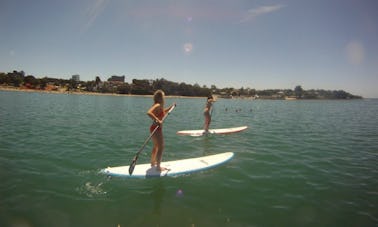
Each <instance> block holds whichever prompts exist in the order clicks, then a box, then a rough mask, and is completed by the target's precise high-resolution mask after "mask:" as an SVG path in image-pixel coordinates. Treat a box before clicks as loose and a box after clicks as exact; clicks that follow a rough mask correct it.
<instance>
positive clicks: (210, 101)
mask: <svg viewBox="0 0 378 227" xmlns="http://www.w3.org/2000/svg"><path fill="white" fill-rule="evenodd" d="M213 102H215V101H214V98H213V96H212V95H209V96H208V97H207V101H206V105H205V109H204V110H203V115H204V116H205V124H204V125H203V129H204V130H205V132H207V131H209V125H210V122H211V114H210V112H211V108H212V105H213Z"/></svg>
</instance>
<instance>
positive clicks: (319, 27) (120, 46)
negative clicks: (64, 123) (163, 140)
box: [0, 0, 378, 98]
mask: <svg viewBox="0 0 378 227" xmlns="http://www.w3.org/2000/svg"><path fill="white" fill-rule="evenodd" d="M377 12H378V1H376V0H312V1H310V0H232V1H231V0H227V1H226V0H217V1H215V0H214V1H206V0H198V1H196V0H194V1H175V0H171V1H168V0H167V1H164V0H162V1H155V0H151V1H145V0H138V1H128V0H65V1H61V0H33V1H25V0H2V1H0V34H1V35H0V72H1V71H2V72H10V71H13V70H24V71H25V72H26V74H27V75H34V76H36V77H38V78H41V77H44V76H50V77H56V78H71V76H72V75H74V74H79V75H80V78H81V79H82V80H85V81H87V80H94V79H95V77H96V76H99V77H100V78H101V79H102V80H107V79H108V78H109V77H110V76H112V75H125V76H126V81H127V82H131V79H157V78H165V79H167V80H171V81H174V82H179V83H180V82H185V83H190V84H194V83H198V84H199V85H201V86H203V85H206V86H208V87H210V86H211V85H215V86H217V87H218V88H224V87H234V88H240V87H244V88H247V87H249V88H255V89H258V90H262V89H276V88H277V89H286V88H290V89H294V87H295V86H296V85H301V86H302V88H303V89H306V90H307V89H327V90H328V89H330V90H339V89H342V90H345V91H347V92H350V93H352V94H356V95H362V96H364V97H375V98H378V89H377V85H378V13H377Z"/></svg>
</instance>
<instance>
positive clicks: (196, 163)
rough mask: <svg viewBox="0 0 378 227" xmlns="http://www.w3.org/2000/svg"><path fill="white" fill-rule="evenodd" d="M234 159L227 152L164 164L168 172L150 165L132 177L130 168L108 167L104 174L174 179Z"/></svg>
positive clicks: (142, 166)
mask: <svg viewBox="0 0 378 227" xmlns="http://www.w3.org/2000/svg"><path fill="white" fill-rule="evenodd" d="M232 157H234V153H233V152H225V153H221V154H216V155H208V156H204V157H199V158H189V159H182V160H176V161H168V162H162V163H161V166H162V167H165V168H167V170H164V171H161V172H159V171H157V170H156V166H154V167H151V164H150V163H148V164H140V165H138V164H137V165H136V166H135V169H134V171H133V173H132V174H131V175H130V174H129V166H119V167H108V168H106V169H103V170H102V172H103V173H105V174H107V175H110V176H120V177H130V178H150V177H165V176H167V177H172V176H178V175H183V174H190V173H194V172H198V171H202V170H206V169H210V168H214V167H216V166H218V165H221V164H223V163H225V162H227V161H229V160H231V159H232Z"/></svg>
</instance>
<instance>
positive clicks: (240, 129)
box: [177, 126, 248, 136]
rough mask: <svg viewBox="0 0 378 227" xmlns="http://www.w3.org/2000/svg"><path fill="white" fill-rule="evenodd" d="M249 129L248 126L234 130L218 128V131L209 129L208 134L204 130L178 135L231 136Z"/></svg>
mask: <svg viewBox="0 0 378 227" xmlns="http://www.w3.org/2000/svg"><path fill="white" fill-rule="evenodd" d="M247 128H248V126H240V127H234V128H218V129H209V130H208V131H207V132H206V131H205V130H203V129H200V130H183V131H178V132H177V134H178V135H183V136H185V135H186V136H203V135H207V134H229V133H236V132H241V131H244V130H246V129H247Z"/></svg>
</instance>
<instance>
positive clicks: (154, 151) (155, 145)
mask: <svg viewBox="0 0 378 227" xmlns="http://www.w3.org/2000/svg"><path fill="white" fill-rule="evenodd" d="M152 143H153V147H152V151H151V166H155V165H156V163H157V161H156V155H157V151H158V141H157V138H156V134H155V135H153V136H152Z"/></svg>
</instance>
